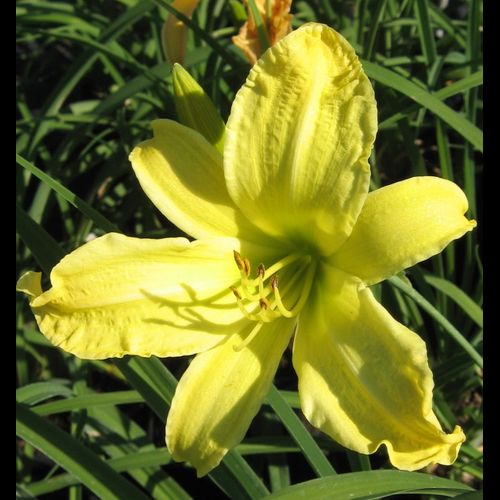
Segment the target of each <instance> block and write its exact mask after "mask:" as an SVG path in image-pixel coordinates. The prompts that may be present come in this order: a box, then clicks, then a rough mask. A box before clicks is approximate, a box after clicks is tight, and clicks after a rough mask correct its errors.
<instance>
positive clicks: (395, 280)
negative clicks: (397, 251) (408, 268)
mask: <svg viewBox="0 0 500 500" xmlns="http://www.w3.org/2000/svg"><path fill="white" fill-rule="evenodd" d="M388 281H389V282H390V283H391V284H392V285H394V286H395V287H396V288H397V289H399V290H401V291H402V292H403V293H404V294H405V295H408V296H409V297H411V298H412V299H413V300H414V301H415V303H416V304H418V305H419V306H420V307H421V308H422V309H423V310H424V311H426V312H427V313H428V314H429V315H430V316H431V317H432V318H434V319H435V320H436V321H437V322H438V323H439V324H440V325H441V326H442V327H443V328H444V330H445V332H447V333H448V334H449V335H450V336H451V337H452V338H453V339H454V340H455V341H456V342H457V344H459V345H460V346H461V347H462V349H463V350H464V351H465V352H466V353H467V354H468V355H469V356H470V357H471V358H472V359H473V360H474V362H475V363H476V364H477V365H478V366H479V367H480V368H483V358H482V356H481V355H480V354H479V353H478V352H477V351H476V349H474V346H472V345H471V344H470V342H469V341H468V340H467V339H466V338H465V337H464V336H463V335H462V334H461V333H460V332H459V331H458V330H457V329H456V328H455V327H454V326H453V325H452V324H451V323H450V322H449V321H448V320H447V319H446V318H445V317H444V316H443V315H442V314H441V313H440V312H439V311H438V310H437V309H436V308H435V307H434V306H433V305H432V304H431V303H430V302H429V301H428V300H426V299H425V298H424V297H423V296H422V295H421V294H420V293H418V292H417V291H416V290H415V289H414V288H412V287H411V286H410V285H408V284H407V283H405V282H404V281H403V280H402V279H401V278H399V277H397V276H393V277H392V278H389V280H388Z"/></svg>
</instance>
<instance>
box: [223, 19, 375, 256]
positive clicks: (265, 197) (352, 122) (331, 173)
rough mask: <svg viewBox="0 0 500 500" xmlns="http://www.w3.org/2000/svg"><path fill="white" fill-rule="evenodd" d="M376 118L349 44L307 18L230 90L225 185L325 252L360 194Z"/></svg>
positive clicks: (268, 225)
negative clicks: (241, 83)
mask: <svg viewBox="0 0 500 500" xmlns="http://www.w3.org/2000/svg"><path fill="white" fill-rule="evenodd" d="M376 122H377V111H376V105H375V99H374V94H373V89H372V86H371V84H370V82H369V80H368V78H367V77H366V75H365V74H364V72H363V70H362V68H361V64H360V62H359V60H358V58H357V56H356V54H355V53H354V50H353V49H352V47H351V46H350V45H349V44H348V43H347V42H346V40H345V39H344V38H343V37H342V36H340V35H339V34H338V33H336V32H335V31H334V30H332V29H331V28H329V27H327V26H325V25H320V24H309V25H305V26H303V27H301V28H299V29H298V30H296V31H294V32H292V33H291V34H290V35H288V36H286V37H285V38H284V39H283V40H281V41H280V42H278V43H277V44H276V45H275V46H274V47H272V48H270V49H269V50H268V51H267V52H266V53H265V54H264V55H263V57H262V58H261V59H260V60H259V61H258V62H257V64H256V65H255V66H254V68H253V69H252V70H251V72H250V75H249V77H248V79H247V81H246V83H245V85H244V86H243V87H242V88H241V89H240V90H239V92H238V94H237V96H236V99H235V101H234V103H233V107H232V110H231V116H230V117H229V121H228V123H227V135H226V142H225V148H224V174H225V177H226V182H227V186H228V190H229V194H230V195H231V197H232V198H233V200H234V201H235V203H236V205H237V206H238V207H240V208H241V210H242V211H243V213H244V214H245V215H246V216H247V217H248V218H249V219H250V220H252V222H253V223H254V224H255V225H257V226H258V227H260V228H261V229H263V230H265V231H267V232H268V233H270V234H272V235H274V236H279V237H285V238H286V239H288V240H292V241H295V242H299V243H305V244H311V243H312V244H313V245H314V246H316V247H317V248H319V249H321V251H322V252H323V253H325V254H328V253H331V252H333V251H334V250H335V249H336V248H338V247H339V246H340V244H341V243H343V241H344V240H345V239H346V238H347V237H348V236H349V234H350V233H351V230H352V227H353V226H354V223H355V222H356V219H357V217H358V215H359V212H360V210H361V207H362V205H363V203H364V201H365V198H366V194H367V191H368V183H369V177H370V171H369V166H368V157H369V155H370V151H371V147H372V144H373V141H374V138H375V132H376V126H377V125H376Z"/></svg>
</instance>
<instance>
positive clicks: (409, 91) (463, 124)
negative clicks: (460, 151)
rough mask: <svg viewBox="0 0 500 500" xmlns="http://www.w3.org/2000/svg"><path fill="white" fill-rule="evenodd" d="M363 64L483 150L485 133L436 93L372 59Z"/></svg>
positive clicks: (385, 82) (370, 75) (378, 80)
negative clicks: (433, 93) (443, 101)
mask: <svg viewBox="0 0 500 500" xmlns="http://www.w3.org/2000/svg"><path fill="white" fill-rule="evenodd" d="M362 64H363V68H364V69H365V71H366V73H367V75H368V76H369V77H370V78H373V79H374V80H376V81H377V82H380V83H381V84H383V85H386V86H387V87H390V88H392V89H394V90H396V91H398V92H400V93H402V94H404V95H406V96H408V97H409V98H410V99H413V100H414V101H415V102H418V104H420V105H421V106H424V107H425V108H427V109H428V110H429V111H432V112H433V113H434V114H435V115H436V116H438V117H439V118H441V119H442V120H443V121H444V122H446V123H447V124H448V125H449V126H450V127H452V128H453V129H454V130H456V131H457V132H458V133H459V134H460V135H461V136H462V137H463V138H464V139H466V140H468V141H469V142H470V143H471V144H472V145H473V146H475V147H476V148H477V149H478V150H479V151H481V152H482V151H483V133H482V132H481V130H480V129H478V128H477V127H476V126H475V125H474V124H473V123H471V122H470V121H469V120H467V118H465V117H464V116H462V115H460V114H459V113H457V112H456V111H454V110H452V109H451V108H450V107H449V106H447V105H446V104H444V103H442V102H441V101H440V100H439V99H438V98H437V97H435V96H434V95H432V94H430V93H429V92H427V91H426V90H424V89H423V88H421V87H419V86H418V85H416V84H415V83H413V82H411V81H410V80H408V79H406V78H404V77H402V76H401V75H398V74H397V73H395V72H394V71H391V70H389V69H387V68H383V67H382V66H380V65H378V64H375V63H372V62H370V61H362Z"/></svg>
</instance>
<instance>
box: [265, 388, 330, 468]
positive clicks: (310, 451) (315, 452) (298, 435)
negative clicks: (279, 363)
mask: <svg viewBox="0 0 500 500" xmlns="http://www.w3.org/2000/svg"><path fill="white" fill-rule="evenodd" d="M266 399H267V402H268V403H269V404H270V405H271V407H272V409H273V410H274V411H275V412H276V415H278V417H279V418H280V420H281V421H282V422H283V425H284V426H285V427H286V428H287V430H288V432H289V433H290V436H292V438H293V440H294V441H295V442H296V443H297V445H298V446H299V447H300V449H301V450H302V452H303V453H304V457H305V459H306V460H307V461H308V462H309V465H310V466H311V467H312V468H313V470H314V472H315V473H316V474H317V475H318V476H319V477H323V476H330V475H332V474H336V472H335V469H334V468H333V467H332V464H331V463H330V462H329V461H328V460H327V458H326V457H325V455H324V453H323V452H322V451H321V448H320V447H319V446H318V445H317V444H316V442H315V441H314V439H313V437H312V436H311V434H310V433H309V432H308V431H307V429H306V428H305V427H304V425H303V424H302V422H301V421H300V419H299V418H298V417H297V415H296V414H295V413H294V411H293V410H292V408H290V406H289V405H288V403H287V402H286V400H285V399H284V398H283V396H282V395H281V394H280V392H279V391H278V389H276V387H275V386H274V385H273V386H271V389H270V390H269V393H268V395H267V398H266Z"/></svg>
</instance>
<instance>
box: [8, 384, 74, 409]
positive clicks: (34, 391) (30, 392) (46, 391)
mask: <svg viewBox="0 0 500 500" xmlns="http://www.w3.org/2000/svg"><path fill="white" fill-rule="evenodd" d="M68 385H69V382H67V383H61V382H58V381H55V380H52V381H50V382H35V383H33V384H29V385H25V386H24V387H20V388H19V389H17V390H16V401H19V402H20V403H24V404H27V405H34V404H37V403H40V402H41V401H44V400H46V399H50V398H54V397H58V396H59V397H63V398H71V397H72V396H73V391H72V390H71V389H70V388H69V387H68ZM49 404H50V403H49Z"/></svg>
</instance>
